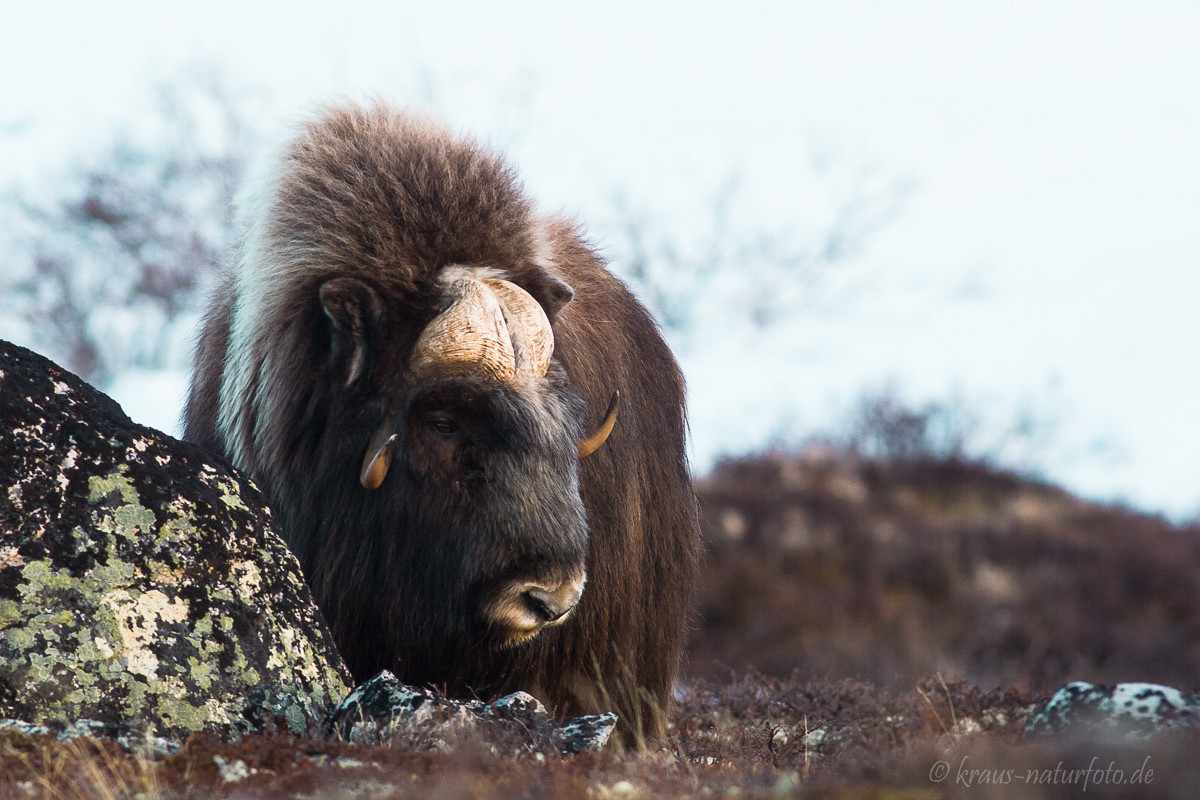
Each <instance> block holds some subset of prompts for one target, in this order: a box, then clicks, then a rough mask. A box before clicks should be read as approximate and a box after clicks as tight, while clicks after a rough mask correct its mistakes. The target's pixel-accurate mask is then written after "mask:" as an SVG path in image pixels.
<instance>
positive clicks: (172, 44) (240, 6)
mask: <svg viewBox="0 0 1200 800" xmlns="http://www.w3.org/2000/svg"><path fill="white" fill-rule="evenodd" d="M649 5H650V4H645V3H634V2H618V3H612V2H608V3H604V4H601V5H596V6H591V7H586V6H584V5H582V4H565V3H549V2H545V3H520V2H516V3H507V4H503V5H501V4H494V3H482V2H472V3H439V4H430V3H409V2H341V3H336V4H333V3H329V4H322V3H307V2H287V3H283V2H279V3H255V2H247V1H246V0H243V1H242V2H236V3H235V2H225V1H224V0H214V1H212V2H207V3H204V4H200V5H193V6H179V5H177V4H167V3H161V2H125V3H115V4H93V3H82V2H80V3H40V4H21V5H20V6H19V7H17V5H16V4H9V7H8V8H7V9H6V12H5V15H4V21H3V24H2V25H0V74H2V75H4V76H5V77H4V79H3V83H2V84H0V85H2V86H3V89H2V90H0V99H2V101H3V102H2V103H0V185H3V184H9V183H11V182H13V181H16V180H23V181H30V180H36V179H37V177H38V176H39V175H44V174H46V173H45V170H47V169H49V168H52V167H53V166H54V165H56V164H58V163H61V162H62V161H63V160H64V159H66V158H68V157H70V155H71V154H72V153H76V152H79V151H80V150H81V149H84V148H86V147H88V146H89V143H90V142H92V141H97V140H101V139H102V138H103V137H104V136H105V135H107V134H108V133H109V132H111V131H113V130H115V129H116V128H117V127H120V126H130V125H135V124H136V120H137V119H138V116H139V114H142V113H144V111H145V109H146V107H147V105H148V102H149V98H150V93H149V88H150V87H151V86H152V84H153V83H154V82H155V81H156V80H159V79H163V78H170V77H172V76H174V75H177V74H179V73H180V71H181V70H183V69H185V68H187V67H189V66H191V65H197V64H199V65H215V66H217V67H219V68H221V69H222V70H223V71H224V73H225V74H226V76H227V77H228V78H229V79H230V82H231V83H233V84H234V85H236V86H244V87H246V88H248V89H255V90H261V91H262V92H263V96H264V97H265V98H267V100H266V101H265V102H264V103H263V109H262V113H263V115H264V123H263V124H264V126H265V125H268V124H274V123H275V121H276V120H278V121H279V122H280V123H282V122H284V121H286V119H290V118H294V117H295V116H296V115H297V114H298V113H302V112H301V110H302V109H304V108H306V107H309V106H311V105H313V104H314V103H316V102H321V101H326V100H329V99H330V98H331V97H332V96H334V95H341V96H346V97H350V98H366V97H370V96H379V97H383V98H386V99H389V100H392V101H395V102H397V103H416V104H425V103H427V102H428V101H429V99H430V98H434V101H435V102H434V105H435V107H436V109H437V111H438V112H439V113H440V114H441V115H442V116H443V117H445V118H446V119H447V120H448V121H449V122H450V123H451V124H453V125H454V126H456V127H458V128H461V129H464V130H469V131H472V132H474V133H476V134H477V135H480V136H482V137H484V138H489V139H490V140H492V141H493V142H495V143H496V144H498V145H500V146H502V147H504V148H506V149H507V150H508V152H509V154H510V156H511V158H512V160H513V161H514V162H515V163H516V164H517V166H518V169H519V170H520V171H521V173H522V174H523V175H524V177H525V180H526V183H527V186H528V188H529V190H530V192H531V194H532V195H533V196H534V197H535V198H536V200H537V201H538V202H539V203H540V204H541V205H543V206H544V207H547V208H551V209H557V208H561V209H566V210H568V211H571V212H573V213H577V214H578V215H579V216H580V218H581V219H583V220H585V221H588V220H589V219H593V220H599V218H600V217H602V216H603V215H604V213H605V212H606V210H607V209H608V205H607V203H608V198H609V197H610V195H611V193H612V192H613V191H614V190H617V189H620V190H623V191H625V192H626V193H627V194H628V195H629V196H631V197H632V198H635V199H636V200H637V202H639V203H640V204H644V205H645V206H646V207H647V208H650V209H653V210H654V212H655V213H656V214H661V215H662V216H663V217H664V218H668V219H671V220H674V221H675V222H677V224H678V225H679V229H680V230H683V231H685V232H686V231H687V230H689V227H688V226H689V225H693V226H697V225H702V224H704V220H703V217H702V214H700V213H699V212H700V211H701V210H702V208H703V203H704V200H705V199H706V198H708V197H711V195H712V192H713V191H714V190H715V187H716V186H717V185H718V184H719V183H720V182H721V181H722V179H724V178H725V177H727V176H729V175H731V174H736V175H738V176H739V177H740V179H741V182H742V191H741V194H740V201H741V205H740V206H739V208H740V213H742V214H743V215H744V216H746V217H748V218H752V219H754V220H757V221H760V222H759V224H761V225H764V226H767V227H770V228H772V229H779V228H790V227H793V226H794V227H795V228H796V229H798V230H807V229H809V228H811V227H813V226H814V220H816V224H818V225H819V220H820V213H821V212H820V208H819V205H815V204H814V202H813V200H812V197H811V195H812V188H811V186H812V172H811V157H812V155H813V153H814V152H815V151H819V152H830V153H833V154H834V155H835V156H836V158H838V159H840V160H841V161H842V162H844V163H846V164H850V165H857V166H862V167H869V168H873V169H874V170H876V172H877V173H878V174H880V175H883V176H885V177H890V178H894V179H896V180H901V181H906V182H908V184H909V185H910V186H911V189H910V191H909V193H908V195H907V197H906V200H905V202H904V205H903V207H902V209H901V212H900V214H899V215H898V216H897V217H896V218H895V219H894V220H892V221H891V222H890V223H889V224H888V225H887V226H886V227H885V228H883V229H882V230H881V231H880V233H879V234H878V235H877V236H876V237H875V238H874V239H873V240H871V242H870V243H869V246H868V248H867V250H866V252H865V253H864V254H863V256H862V257H861V258H860V259H858V260H857V261H856V262H854V263H853V264H851V265H848V266H847V269H846V271H845V272H844V273H843V274H841V275H839V276H838V277H837V280H840V281H842V282H844V283H846V284H848V285H852V286H855V287H857V288H858V290H859V291H857V292H853V293H848V294H845V295H837V294H835V295H832V296H831V297H833V298H834V299H833V300H830V301H828V302H824V303H815V302H814V304H813V305H812V306H811V307H809V306H802V307H800V308H799V309H798V311H797V318H796V319H795V320H794V321H793V322H792V323H790V324H789V325H786V326H783V328H781V329H780V330H779V331H778V332H777V334H776V338H777V339H778V341H774V342H770V341H768V342H764V341H762V340H761V339H756V338H754V337H750V336H745V335H742V334H741V333H739V332H737V331H731V332H730V335H729V336H728V337H727V338H726V339H724V340H723V342H719V343H717V344H715V345H714V346H713V347H712V349H711V350H707V351H705V352H702V353H695V352H689V353H686V354H684V364H685V367H686V369H687V372H688V375H689V380H690V386H691V405H692V429H693V436H694V440H695V442H694V448H695V450H694V452H695V459H696V463H697V465H699V466H701V467H704V466H707V465H708V464H710V463H711V461H712V459H713V458H714V457H715V456H716V455H717V454H718V453H721V452H737V451H744V450H747V449H751V448H752V447H755V446H758V445H761V444H762V443H763V442H764V441H766V440H767V438H768V437H769V436H770V435H771V433H772V431H776V430H778V429H779V428H780V426H781V425H782V424H783V423H782V422H781V420H792V421H795V420H799V424H800V426H801V427H808V426H819V423H821V422H822V421H823V420H828V419H831V418H833V417H836V416H837V414H838V412H839V410H840V409H843V408H844V407H845V406H846V405H847V404H848V403H850V402H851V401H852V400H853V398H854V396H855V395H856V393H857V392H858V391H859V390H860V389H861V388H862V387H864V386H869V385H878V384H880V383H881V382H883V381H886V380H889V379H895V380H897V381H899V383H900V385H902V386H903V387H904V389H905V391H906V392H907V393H908V395H909V396H911V397H912V398H913V399H915V400H920V399H924V398H939V397H946V396H948V395H949V394H951V393H953V392H956V391H957V392H960V393H961V394H962V395H964V396H966V397H968V398H977V399H978V400H979V401H980V402H981V403H984V404H985V405H987V407H988V408H990V409H993V410H994V411H995V413H996V414H997V416H998V417H999V418H1003V417H1004V415H1005V414H1006V413H1008V411H1007V410H1008V409H1012V408H1016V407H1017V406H1019V405H1021V404H1024V403H1028V402H1031V401H1035V402H1040V403H1042V404H1043V405H1045V406H1046V407H1048V408H1049V409H1050V410H1051V411H1052V412H1053V413H1054V414H1055V415H1056V416H1057V417H1058V418H1059V422H1060V429H1059V431H1058V437H1059V438H1058V440H1057V442H1056V446H1055V447H1054V448H1053V449H1052V451H1051V452H1050V453H1048V455H1047V459H1046V467H1047V470H1048V472H1049V477H1050V478H1052V479H1053V480H1056V481H1059V482H1062V483H1064V484H1065V485H1067V486H1068V487H1069V488H1072V489H1074V490H1076V491H1079V492H1082V493H1085V494H1087V495H1088V496H1092V497H1097V498H1117V497H1119V498H1124V499H1127V500H1130V501H1132V502H1135V503H1136V504H1138V505H1140V506H1142V507H1144V508H1147V509H1150V510H1159V511H1163V512H1167V513H1170V514H1172V515H1175V516H1185V515H1191V514H1195V513H1197V512H1200V455H1198V454H1200V421H1198V420H1197V414H1196V406H1197V401H1196V398H1197V396H1200V359H1197V358H1196V356H1195V350H1196V347H1197V344H1198V343H1200V323H1198V322H1197V317H1196V314H1195V312H1194V308H1195V305H1196V300H1195V298H1196V297H1197V296H1198V295H1200V224H1197V222H1196V217H1197V212H1198V211H1200V148H1198V147H1197V143H1198V142H1200V99H1198V97H1200V91H1198V90H1200V46H1198V44H1197V43H1200V5H1197V4H1194V3H1156V2H1142V3H1137V4H1134V3H1128V2H1114V1H1112V0H1092V1H1091V2H1062V0H1038V1H1037V2H1010V3H1005V4H1002V5H994V6H993V5H992V4H987V5H985V4H979V3H961V2H949V1H947V2H936V1H932V0H930V1H926V2H910V3H903V4H897V3H887V2H882V1H878V2H867V1H866V0H858V1H857V2H840V3H825V2H815V1H814V2H796V3H787V4H784V3H768V2H750V3H742V4H739V8H738V10H737V11H736V12H734V11H732V10H730V8H729V7H728V6H729V4H725V3H721V4H717V3H696V2H687V3H684V2H665V3H657V4H654V5H653V7H650V8H648V7H647V6H649ZM989 6H991V7H989ZM14 8H18V10H13V9H14ZM182 9H187V11H188V12H189V13H186V14H185V13H183V12H182ZM599 244H601V245H602V246H603V244H604V243H603V242H599ZM837 298H842V299H837ZM144 380H145V377H144V376H133V379H131V380H128V381H125V382H123V383H121V384H119V385H118V386H116V387H112V388H113V389H114V393H115V394H117V396H118V399H119V400H122V401H123V402H125V403H126V405H127V410H130V411H131V413H132V414H133V415H134V416H135V417H140V418H142V419H143V420H145V421H147V422H149V423H150V424H156V425H158V426H160V427H168V425H169V422H163V421H162V417H161V416H155V415H156V414H159V415H161V414H162V413H164V412H163V408H164V407H166V406H170V405H171V403H172V402H175V403H177V400H175V401H172V400H166V401H162V400H160V401H156V402H153V403H150V404H142V405H146V406H149V407H146V408H141V407H140V406H139V403H138V402H137V401H138V400H139V397H145V396H147V395H148V394H151V393H147V392H146V391H145V390H144V384H143V383H141V382H142V381H144ZM164 382H165V383H166V384H169V385H175V386H176V387H177V385H178V382H177V381H176V383H175V384H171V382H170V380H166V381H159V380H157V379H156V384H157V383H164ZM127 385H132V386H133V387H135V388H133V389H130V388H122V387H125V386H127ZM136 387H142V388H140V389H139V388H136ZM163 391H165V392H167V393H168V394H169V393H170V391H177V390H171V389H164V390H163ZM122 394H124V395H125V396H124V397H123V396H122ZM1098 440H1104V441H1107V442H1108V443H1109V444H1111V445H1112V449H1111V452H1109V453H1108V455H1107V456H1105V457H1099V456H1096V455H1094V454H1093V453H1092V452H1091V449H1090V445H1091V444H1092V443H1093V442H1095V441H1098Z"/></svg>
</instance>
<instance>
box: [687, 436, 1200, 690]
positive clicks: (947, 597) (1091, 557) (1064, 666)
mask: <svg viewBox="0 0 1200 800" xmlns="http://www.w3.org/2000/svg"><path fill="white" fill-rule="evenodd" d="M698 490H699V494H700V499H701V506H702V514H703V526H704V534H705V537H706V541H707V547H708V557H707V562H706V567H705V575H704V579H703V583H702V589H701V595H700V604H699V613H698V623H697V628H696V630H695V632H694V635H693V637H692V641H691V645H690V665H689V670H690V672H691V673H692V674H693V675H696V676H703V677H713V678H715V677H718V676H727V675H728V674H729V670H730V669H733V670H736V671H738V672H741V671H742V670H743V669H745V668H747V667H749V668H751V669H753V670H758V671H760V672H762V673H765V674H766V675H770V676H788V675H791V674H792V673H793V671H796V677H798V678H800V679H804V680H821V679H828V678H846V677H856V678H862V679H865V680H868V681H873V682H876V683H878V684H884V685H886V684H893V683H897V682H899V683H904V684H907V685H909V686H911V685H912V683H913V682H915V681H917V680H918V679H920V678H922V677H926V676H929V675H931V674H935V673H937V674H940V675H942V676H943V677H944V678H945V679H946V680H952V679H954V680H966V681H968V682H971V683H974V684H977V685H980V686H983V687H987V686H994V685H998V684H1000V685H1005V686H1017V687H1025V688H1027V689H1032V690H1041V689H1052V688H1054V687H1056V686H1058V685H1060V684H1061V683H1063V682H1064V681H1070V680H1089V681H1097V682H1110V683H1111V682H1117V681H1128V680H1145V681H1154V682H1161V683H1165V684H1169V685H1176V686H1181V687H1192V686H1195V685H1197V678H1196V676H1197V675H1200V605H1198V604H1197V599H1198V598H1200V526H1198V525H1195V524H1193V525H1190V526H1182V527H1181V526H1173V525H1171V524H1168V523H1167V522H1166V521H1164V520H1163V519H1161V518H1159V517H1154V516H1147V515H1143V514H1138V513H1134V512H1132V511H1130V510H1127V509H1124V508H1121V507H1114V506H1105V505H1096V504H1093V503H1089V502H1084V501H1082V500H1079V499H1076V498H1074V497H1072V496H1071V495H1069V494H1067V493H1066V492H1064V491H1062V490H1060V489H1057V488H1055V487H1052V486H1049V485H1046V484H1043V483H1038V482H1035V481H1031V480H1027V479H1022V478H1020V477H1018V476H1017V475H1015V474H1012V473H1008V472H1004V471H1000V470H997V469H993V468H990V467H987V466H982V465H979V464H977V463H971V462H968V461H965V460H961V459H956V458H936V459H935V458H914V459H905V460H899V461H884V460H872V459H863V458H858V457H855V456H851V455H846V454H844V451H840V450H835V449H832V448H810V449H809V450H807V451H801V452H800V454H798V455H797V454H781V453H771V454H767V455H761V456H755V457H748V458H741V459H737V460H730V461H726V462H724V463H722V464H720V465H719V466H718V467H717V468H716V469H715V470H714V472H713V473H712V474H711V475H710V476H709V477H707V478H705V479H703V480H702V481H700V483H699V485H698Z"/></svg>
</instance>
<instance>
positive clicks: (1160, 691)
mask: <svg viewBox="0 0 1200 800" xmlns="http://www.w3.org/2000/svg"><path fill="white" fill-rule="evenodd" d="M1198 726H1200V695H1197V694H1185V693H1183V692H1181V691H1179V690H1178V689H1173V688H1171V687H1170V686H1160V685H1158V684H1153V683H1119V684H1116V685H1115V686H1105V685H1102V684H1094V683H1085V682H1083V681H1076V682H1075V683H1070V684H1067V685H1066V686H1064V687H1063V688H1061V689H1059V690H1058V691H1057V692H1055V693H1054V696H1053V697H1051V698H1050V702H1049V703H1047V704H1046V707H1045V708H1043V709H1041V710H1040V711H1037V712H1035V713H1033V714H1031V715H1030V717H1029V721H1028V722H1027V723H1026V724H1025V734H1026V735H1057V734H1064V733H1065V734H1077V733H1083V732H1088V731H1090V732H1108V733H1116V734H1118V735H1122V736H1125V737H1129V738H1146V737H1149V736H1152V735H1154V734H1156V733H1160V732H1162V731H1168V730H1177V729H1180V728H1194V727H1198Z"/></svg>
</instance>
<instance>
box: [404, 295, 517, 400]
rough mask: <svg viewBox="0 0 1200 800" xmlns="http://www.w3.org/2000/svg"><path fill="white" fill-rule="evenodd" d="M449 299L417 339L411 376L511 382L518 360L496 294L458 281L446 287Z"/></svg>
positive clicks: (515, 372)
mask: <svg viewBox="0 0 1200 800" xmlns="http://www.w3.org/2000/svg"><path fill="white" fill-rule="evenodd" d="M450 296H451V297H452V298H453V299H452V300H451V303H450V307H449V308H448V309H446V310H445V311H443V312H442V313H441V314H440V315H438V316H437V317H436V318H435V319H434V320H433V321H432V322H430V323H429V324H428V325H426V326H425V330H424V331H422V332H421V336H420V338H419V339H417V344H416V347H415V348H414V349H413V356H412V370H413V372H414V373H415V374H417V375H423V374H427V373H429V372H442V373H455V372H478V373H482V374H484V375H487V376H488V377H491V378H495V379H496V380H501V381H511V380H512V379H513V378H514V377H515V376H516V374H517V362H516V358H515V356H514V354H513V342H512V339H511V337H510V336H509V333H508V326H507V325H506V324H505V322H504V310H503V309H502V308H501V306H500V300H499V299H498V298H497V297H496V294H495V293H494V292H492V291H491V290H490V289H489V288H488V287H487V286H485V285H484V284H483V282H482V281H477V280H474V279H472V278H462V279H459V280H456V281H454V283H452V284H450Z"/></svg>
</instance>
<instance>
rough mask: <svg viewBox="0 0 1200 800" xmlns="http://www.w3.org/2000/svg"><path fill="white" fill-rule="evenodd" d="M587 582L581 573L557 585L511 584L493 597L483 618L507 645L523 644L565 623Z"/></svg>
mask: <svg viewBox="0 0 1200 800" xmlns="http://www.w3.org/2000/svg"><path fill="white" fill-rule="evenodd" d="M586 580H587V579H586V577H585V576H584V575H583V574H582V573H581V574H579V575H578V576H571V577H569V578H567V579H566V580H563V581H560V582H555V581H538V582H537V583H535V582H533V581H529V580H518V581H513V582H511V583H509V584H507V585H506V586H504V587H503V588H501V589H500V590H499V591H498V592H497V593H496V594H495V596H494V597H493V599H492V601H491V602H490V603H489V604H488V605H487V606H486V608H485V610H484V616H485V618H486V619H487V620H488V622H489V623H490V624H491V625H492V626H493V627H494V628H495V629H496V630H498V631H501V632H502V633H503V634H504V635H505V636H506V637H507V639H508V640H509V641H510V642H517V641H524V640H526V639H528V638H531V637H533V636H534V635H536V634H537V632H538V631H540V630H541V629H542V628H548V627H552V626H554V625H559V624H562V623H563V622H564V621H566V619H567V617H568V616H569V615H570V614H571V611H572V610H573V609H574V608H575V606H576V605H578V604H579V598H580V597H581V596H582V595H583V585H584V583H585V582H586Z"/></svg>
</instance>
